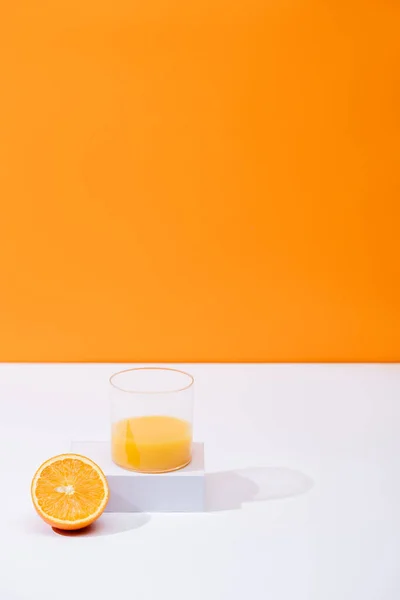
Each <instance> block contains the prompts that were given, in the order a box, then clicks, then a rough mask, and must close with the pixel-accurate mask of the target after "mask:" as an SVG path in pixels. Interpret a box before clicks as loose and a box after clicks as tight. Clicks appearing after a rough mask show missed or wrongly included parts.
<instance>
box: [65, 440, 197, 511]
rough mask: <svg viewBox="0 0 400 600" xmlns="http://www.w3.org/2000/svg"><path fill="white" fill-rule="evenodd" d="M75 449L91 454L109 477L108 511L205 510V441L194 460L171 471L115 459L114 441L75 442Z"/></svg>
mask: <svg viewBox="0 0 400 600" xmlns="http://www.w3.org/2000/svg"><path fill="white" fill-rule="evenodd" d="M71 451H72V452H75V453H76V454H82V455H83V456H88V457H89V458H91V459H92V460H94V462H95V463H96V464H98V465H99V467H101V469H102V470H103V472H104V474H105V476H106V477H107V481H108V485H109V488H110V498H109V501H108V504H107V507H106V510H105V512H110V513H121V512H123V513H126V512H204V509H205V506H204V501H205V477H204V444H202V443H200V442H195V443H194V444H193V448H192V461H191V463H190V464H188V465H187V466H186V467H184V468H183V469H179V470H178V471H172V472H170V473H155V474H149V473H137V472H135V471H128V470H126V469H122V468H121V467H118V466H117V465H116V464H115V463H114V462H113V461H112V459H111V444H110V442H77V441H76V442H72V444H71Z"/></svg>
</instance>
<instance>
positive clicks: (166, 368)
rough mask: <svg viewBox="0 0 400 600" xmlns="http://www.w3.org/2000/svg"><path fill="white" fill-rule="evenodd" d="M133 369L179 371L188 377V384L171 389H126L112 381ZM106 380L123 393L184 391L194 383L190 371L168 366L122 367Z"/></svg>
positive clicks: (170, 392) (172, 392) (171, 392)
mask: <svg viewBox="0 0 400 600" xmlns="http://www.w3.org/2000/svg"><path fill="white" fill-rule="evenodd" d="M134 371H164V372H165V371H168V372H173V373H180V374H181V375H185V376H186V377H188V378H189V379H190V382H189V384H188V385H185V386H184V387H180V388H177V389H173V390H171V389H167V390H157V391H151V390H146V391H139V390H127V389H126V388H123V387H120V386H119V385H117V384H116V383H114V381H113V379H114V377H117V376H118V375H123V374H124V373H132V372H134ZM108 381H109V383H110V385H111V386H112V387H113V388H115V389H116V390H118V391H120V392H124V393H125V394H175V393H177V392H184V391H185V390H188V389H189V388H190V387H192V385H193V384H194V377H193V375H191V374H190V373H187V372H186V371H182V370H181V369H172V368H170V367H133V368H132V369H123V370H122V371H117V372H116V373H113V374H112V375H111V377H110V378H109V380H108Z"/></svg>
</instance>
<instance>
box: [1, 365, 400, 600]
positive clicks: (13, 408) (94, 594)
mask: <svg viewBox="0 0 400 600" xmlns="http://www.w3.org/2000/svg"><path fill="white" fill-rule="evenodd" d="M120 367H121V365H66V366H63V365H54V366H49V365H25V366H20V365H3V366H0V398H1V402H2V406H1V408H2V411H1V422H0V434H1V438H0V439H1V443H2V452H1V454H0V473H1V494H0V509H1V514H2V517H3V523H2V529H1V537H0V569H1V577H0V598H1V600H8V598H12V599H13V600H30V599H36V598H38V599H40V600H54V599H55V598H57V600H71V598H74V599H76V600H84V599H85V598H96V600H106V599H107V600H109V599H110V598H111V597H115V598H118V597H120V598H138V599H139V598H140V600H155V599H156V598H162V599H163V600H164V599H165V600H187V599H189V598H190V600H204V598H207V600H225V599H226V600H239V599H240V600H242V599H246V600H247V599H249V600H250V599H253V598H254V599H262V600H264V599H265V600H267V599H268V600H269V599H271V600H397V599H398V598H400V575H399V569H398V556H399V554H400V510H399V507H400V435H399V433H400V367H399V366H396V365H386V366H385V365H381V366H367V365H364V366H363V365H358V366H351V365H348V366H340V365H332V366H329V365H320V366H315V365H308V366H304V365H292V366H288V365H247V366H245V365H186V366H183V367H184V368H186V369H187V370H188V371H189V372H191V373H193V374H194V376H195V378H196V410H195V427H194V432H195V439H197V440H202V441H204V442H205V447H206V465H207V470H209V471H213V472H214V473H215V474H214V475H213V476H212V477H211V478H210V479H211V480H210V482H209V483H211V486H210V488H209V490H208V492H207V493H208V495H209V498H208V502H209V508H210V509H211V512H209V513H203V514H202V513H196V514H157V515H146V514H136V515H135V514H130V515H103V517H102V518H101V519H100V521H99V522H98V526H97V528H95V529H94V531H92V532H89V533H88V534H86V535H80V536H74V537H67V536H60V535H57V534H55V533H54V532H53V531H52V530H51V529H50V528H49V527H47V526H46V525H45V524H42V522H41V521H40V519H39V518H38V517H36V515H35V514H34V511H33V509H32V506H31V503H30V494H29V485H30V480H31V477H32V475H33V473H34V471H35V469H36V468H37V466H38V465H39V464H40V463H41V462H42V461H43V460H45V459H46V458H48V457H49V456H51V455H52V454H57V453H59V452H63V451H65V449H66V448H68V447H69V444H70V440H71V439H93V440H102V439H106V438H107V436H108V427H109V425H108V418H109V410H108V397H107V392H108V390H107V379H108V376H109V375H110V374H111V373H113V372H114V371H116V370H118V369H119V368H120ZM238 471H239V472H238ZM254 480H255V482H254ZM311 480H312V481H311ZM312 482H313V483H312Z"/></svg>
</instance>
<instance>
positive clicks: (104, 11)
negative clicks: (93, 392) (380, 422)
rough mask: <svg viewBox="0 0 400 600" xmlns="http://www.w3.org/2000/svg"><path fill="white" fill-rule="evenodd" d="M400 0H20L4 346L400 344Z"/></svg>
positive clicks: (5, 41)
mask: <svg viewBox="0 0 400 600" xmlns="http://www.w3.org/2000/svg"><path fill="white" fill-rule="evenodd" d="M399 6H400V5H399V3H398V2H397V0H315V1H312V0H298V1H296V0H294V1H290V0H270V1H266V0H265V1H262V0H249V1H244V0H242V1H241V2H238V1H237V0H213V1H211V0H210V1H208V0H198V1H197V2H188V1H187V0H149V1H148V2H138V1H135V0H57V2H52V1H50V0H35V1H33V0H32V1H28V0H19V1H18V2H6V1H3V2H2V7H1V23H0V46H1V58H0V85H1V93H0V133H1V137H0V194H1V236H0V252H1V294H0V360H3V361H14V360H29V361H75V360H76V361H264V360H265V361H269V360H276V361H292V360H295V361H297V360H298V361H319V360H321V361H336V360H343V361H348V360H349V361H353V360H354V361H363V360H377V361H386V360H387V361H392V360H400V251H399V238H400V219H399V218H400V207H399V190H400V185H399V184H400V175H399V172H400V164H399V147H400V135H399V133H400V116H399V115H400V108H399V107H400V85H399V81H400V66H399V65H400V35H399V30H400V8H399Z"/></svg>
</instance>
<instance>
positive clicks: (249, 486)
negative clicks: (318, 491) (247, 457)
mask: <svg viewBox="0 0 400 600" xmlns="http://www.w3.org/2000/svg"><path fill="white" fill-rule="evenodd" d="M313 485H314V482H313V480H312V479H311V478H310V477H308V475H305V474H304V473H301V472H300V471H295V470H294V469H288V468H279V467H254V468H248V469H239V470H236V471H224V472H219V473H209V474H207V475H206V510H207V512H214V511H223V510H234V509H238V508H241V507H242V505H243V504H245V503H246V502H262V501H265V500H278V499H283V498H291V497H293V496H299V495H301V494H305V493H306V492H308V491H309V490H311V488H312V487H313Z"/></svg>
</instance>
